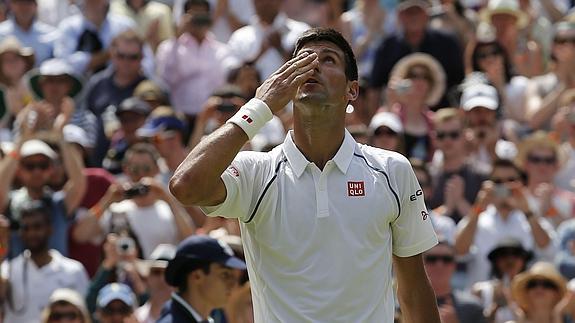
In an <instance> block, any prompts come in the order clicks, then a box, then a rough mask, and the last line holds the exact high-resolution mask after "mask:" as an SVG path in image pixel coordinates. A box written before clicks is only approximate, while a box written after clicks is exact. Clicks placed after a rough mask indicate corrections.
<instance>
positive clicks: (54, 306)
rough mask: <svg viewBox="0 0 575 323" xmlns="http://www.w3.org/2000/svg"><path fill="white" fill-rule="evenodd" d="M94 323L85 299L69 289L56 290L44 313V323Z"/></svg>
mask: <svg viewBox="0 0 575 323" xmlns="http://www.w3.org/2000/svg"><path fill="white" fill-rule="evenodd" d="M62 321H65V322H68V323H92V320H91V319H90V314H89V313H88V309H87V308H86V303H85V302H84V297H83V296H82V295H80V294H79V293H78V292H77V291H75V290H73V289H69V288H59V289H56V290H55V291H54V292H53V293H52V295H51V296H50V303H49V304H48V306H47V307H46V308H45V309H44V311H43V313H42V323H55V322H62Z"/></svg>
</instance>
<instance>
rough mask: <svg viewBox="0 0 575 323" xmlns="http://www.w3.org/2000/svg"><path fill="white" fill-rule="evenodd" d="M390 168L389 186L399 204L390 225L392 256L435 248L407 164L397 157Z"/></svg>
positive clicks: (434, 241)
mask: <svg viewBox="0 0 575 323" xmlns="http://www.w3.org/2000/svg"><path fill="white" fill-rule="evenodd" d="M390 166H391V167H390V169H389V173H390V174H391V175H392V176H393V179H390V180H391V185H392V186H394V187H395V188H396V192H397V194H398V199H399V205H400V211H399V215H398V216H397V218H396V219H395V220H393V221H392V223H391V230H392V239H393V253H394V254H395V255H396V256H399V257H410V256H414V255H417V254H420V253H422V252H423V251H425V250H428V249H430V248H431V247H433V246H435V245H436V244H437V237H436V235H435V231H434V230H433V225H432V224H431V218H430V215H429V212H428V211H427V207H426V206H425V202H424V197H423V191H422V190H421V187H420V186H419V183H418V181H417V178H416V177H415V173H414V172H413V169H412V168H411V165H410V164H409V161H408V160H407V159H406V158H405V157H403V156H398V157H397V158H396V159H393V160H391V161H390Z"/></svg>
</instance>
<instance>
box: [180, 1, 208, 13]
mask: <svg viewBox="0 0 575 323" xmlns="http://www.w3.org/2000/svg"><path fill="white" fill-rule="evenodd" d="M191 6H204V7H206V9H207V10H208V11H210V3H209V2H208V0H188V1H186V2H185V3H184V13H186V12H188V10H190V7H191Z"/></svg>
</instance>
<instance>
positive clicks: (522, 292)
mask: <svg viewBox="0 0 575 323" xmlns="http://www.w3.org/2000/svg"><path fill="white" fill-rule="evenodd" d="M534 279H545V280H550V281H552V282H553V283H554V284H555V285H556V286H557V288H558V293H559V295H558V296H559V297H558V299H561V298H563V296H564V295H565V292H566V291H567V281H566V280H565V278H563V276H561V274H560V273H559V271H557V269H556V268H555V266H554V265H553V264H552V263H548V262H543V261H540V262H536V263H535V264H533V266H531V268H530V269H529V270H528V271H526V272H523V273H520V274H518V275H517V276H515V277H514V278H513V281H512V282H511V295H512V296H513V299H515V302H516V303H517V305H519V307H521V308H522V309H524V310H525V309H527V308H529V306H530V301H529V298H528V296H527V284H528V283H529V282H530V281H531V280H534Z"/></svg>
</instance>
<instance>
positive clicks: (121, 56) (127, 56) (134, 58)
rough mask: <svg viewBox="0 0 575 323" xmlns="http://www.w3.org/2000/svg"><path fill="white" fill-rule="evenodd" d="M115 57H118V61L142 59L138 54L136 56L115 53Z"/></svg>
mask: <svg viewBox="0 0 575 323" xmlns="http://www.w3.org/2000/svg"><path fill="white" fill-rule="evenodd" d="M116 57H118V58H119V59H125V60H130V61H137V60H139V59H140V58H141V57H142V55H140V54H139V53H138V54H126V53H120V52H117V53H116Z"/></svg>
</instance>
